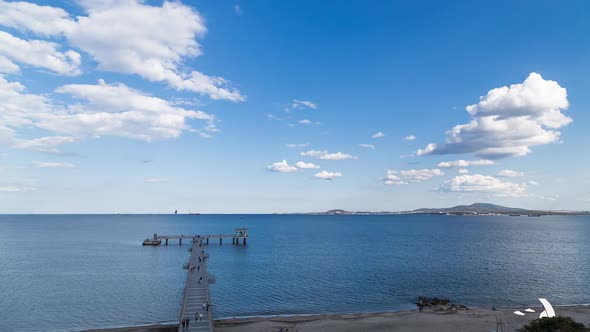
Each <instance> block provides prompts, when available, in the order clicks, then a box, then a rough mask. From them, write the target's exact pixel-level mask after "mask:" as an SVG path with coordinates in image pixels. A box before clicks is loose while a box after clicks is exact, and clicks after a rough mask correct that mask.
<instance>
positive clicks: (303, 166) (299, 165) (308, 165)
mask: <svg viewBox="0 0 590 332" xmlns="http://www.w3.org/2000/svg"><path fill="white" fill-rule="evenodd" d="M295 167H297V168H301V169H313V168H320V166H318V165H316V164H314V163H305V162H303V161H298V162H296V163H295Z"/></svg>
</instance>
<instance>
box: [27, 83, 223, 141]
mask: <svg viewBox="0 0 590 332" xmlns="http://www.w3.org/2000/svg"><path fill="white" fill-rule="evenodd" d="M56 92H58V93H63V94H69V95H71V96H73V97H74V98H77V99H79V100H82V101H83V102H82V103H79V104H75V105H72V106H70V107H69V108H68V110H67V112H63V113H52V114H45V115H43V116H42V117H41V118H40V120H39V122H38V124H37V126H38V127H40V128H43V129H46V130H49V131H53V132H58V133H67V134H69V135H72V136H75V137H85V136H95V137H100V136H102V135H110V136H120V137H129V138H135V139H140V140H144V141H148V142H149V141H154V140H160V139H167V138H175V137H178V136H180V134H181V133H182V132H183V131H184V130H189V129H191V127H190V126H189V125H188V124H187V121H188V120H191V119H196V120H206V121H208V126H207V127H205V130H206V131H208V132H215V131H216V129H215V127H214V126H213V127H209V126H210V125H212V121H213V116H212V115H209V114H207V113H205V112H202V111H193V110H186V109H183V108H180V107H175V106H173V105H172V104H171V103H170V102H168V101H166V100H163V99H160V98H157V97H153V96H150V95H148V94H145V93H143V92H141V91H138V90H134V89H132V88H129V87H127V86H126V85H124V84H121V83H117V84H107V83H105V82H104V81H103V80H99V82H98V84H96V85H92V84H70V85H64V86H62V87H59V88H58V89H57V90H56Z"/></svg>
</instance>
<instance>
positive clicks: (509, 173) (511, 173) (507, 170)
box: [498, 169, 524, 178]
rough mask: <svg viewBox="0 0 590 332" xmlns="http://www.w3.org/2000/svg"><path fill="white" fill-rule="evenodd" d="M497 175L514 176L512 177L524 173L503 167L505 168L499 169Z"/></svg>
mask: <svg viewBox="0 0 590 332" xmlns="http://www.w3.org/2000/svg"><path fill="white" fill-rule="evenodd" d="M498 176H501V177H506V178H514V177H518V176H524V173H523V172H516V171H512V170H509V169H505V170H503V171H501V172H500V173H498Z"/></svg>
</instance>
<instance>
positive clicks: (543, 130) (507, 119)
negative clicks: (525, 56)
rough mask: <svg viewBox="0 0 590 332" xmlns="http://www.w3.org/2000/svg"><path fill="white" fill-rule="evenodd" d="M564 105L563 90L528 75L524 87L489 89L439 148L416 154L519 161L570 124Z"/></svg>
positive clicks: (548, 141) (558, 135) (550, 141)
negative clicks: (518, 159) (469, 154)
mask: <svg viewBox="0 0 590 332" xmlns="http://www.w3.org/2000/svg"><path fill="white" fill-rule="evenodd" d="M568 106H569V103H568V100H567V91H566V89H565V88H562V87H561V86H560V85H559V84H558V83H557V82H555V81H551V80H544V79H543V77H541V75H539V74H537V73H531V74H530V75H529V76H528V77H527V79H526V80H525V81H524V82H523V83H521V84H513V85H511V86H510V87H506V86H504V87H501V88H496V89H492V90H490V91H489V92H488V93H487V95H485V96H483V97H480V101H479V103H477V104H473V105H469V106H467V107H466V110H467V112H468V113H469V115H470V116H471V117H472V120H471V121H470V122H469V123H467V124H462V125H457V126H455V127H453V128H452V129H451V130H449V131H448V132H447V135H448V136H447V139H446V142H445V143H444V144H429V145H428V146H427V147H426V148H425V149H420V150H418V151H417V154H418V155H426V154H455V153H473V154H475V155H477V156H480V157H483V158H502V157H510V156H523V155H526V154H528V153H529V152H530V151H531V150H530V148H531V147H532V146H536V145H544V144H549V143H554V142H557V141H559V137H560V134H561V133H560V132H559V131H557V129H559V128H561V127H564V126H566V125H568V124H569V123H570V122H572V119H571V118H569V117H567V116H565V115H564V114H563V113H561V111H563V110H565V109H567V108H568Z"/></svg>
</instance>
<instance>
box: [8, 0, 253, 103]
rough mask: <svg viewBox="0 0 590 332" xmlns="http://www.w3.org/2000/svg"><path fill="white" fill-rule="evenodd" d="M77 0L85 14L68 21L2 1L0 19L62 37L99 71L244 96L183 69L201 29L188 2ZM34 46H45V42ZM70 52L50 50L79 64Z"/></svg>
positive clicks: (43, 9)
mask: <svg viewBox="0 0 590 332" xmlns="http://www.w3.org/2000/svg"><path fill="white" fill-rule="evenodd" d="M81 3H82V5H83V6H84V8H85V10H86V12H87V16H78V17H77V18H76V19H75V20H74V19H70V18H69V16H68V15H67V13H65V12H64V11H63V10H61V9H59V8H55V7H49V6H38V5H34V4H26V5H22V4H19V3H6V2H2V3H1V7H0V8H3V9H7V8H8V9H7V10H5V11H3V12H2V14H1V15H0V24H1V25H4V26H9V27H14V28H17V29H19V30H21V31H30V32H33V33H35V34H38V35H42V36H64V37H65V39H66V40H67V41H68V43H69V44H70V45H72V46H74V47H76V48H78V49H80V50H82V51H84V52H86V53H88V54H89V55H90V56H91V57H92V58H93V59H94V60H95V61H96V62H97V63H98V66H99V68H100V69H102V70H106V71H112V72H117V73H126V74H137V75H139V76H141V77H143V78H145V79H147V80H149V81H152V82H166V83H168V84H169V85H170V86H171V87H173V88H175V89H177V90H181V91H182V90H186V91H192V92H196V93H199V94H203V95H207V96H209V97H210V98H212V99H226V100H230V101H243V100H245V97H244V96H242V95H241V94H240V92H239V91H238V90H236V89H232V88H229V87H228V83H229V82H228V81H227V80H225V79H224V78H222V77H217V76H208V75H205V74H203V73H201V72H199V71H196V70H192V71H190V70H184V68H185V60H186V59H189V58H194V57H197V56H199V55H201V54H202V51H201V47H200V45H199V43H198V42H197V40H196V38H197V37H202V36H203V35H204V34H205V32H206V31H207V29H206V27H205V24H204V20H203V18H202V17H201V15H200V14H199V13H198V12H197V11H195V10H194V9H192V8H191V7H189V6H185V5H183V4H182V3H180V2H170V1H164V3H163V4H162V5H161V6H150V5H147V4H145V3H143V1H139V0H126V1H106V2H105V1H81ZM113 36H116V38H114V37H113ZM32 42H37V41H31V43H32ZM13 43H15V42H13ZM43 43H46V42H43ZM0 44H4V42H1V43H0ZM21 44H22V43H21ZM47 44H50V45H51V43H47ZM23 45H24V44H23ZM25 46H26V45H25ZM40 46H43V50H45V51H47V50H48V45H45V44H43V45H40ZM20 47H24V46H22V45H21V46H20ZM72 52H73V51H68V52H66V53H64V54H63V56H61V55H60V54H59V53H55V54H53V57H54V58H57V60H62V62H63V61H64V60H69V62H70V64H73V65H76V64H79V56H78V57H77V58H76V55H77V53H75V52H74V53H72ZM0 54H1V53H0ZM45 60H47V59H45ZM54 62H56V61H55V59H52V61H51V64H52V65H53V66H56V68H54V69H52V68H53V67H52V68H48V69H50V70H54V71H55V69H58V70H60V72H64V71H65V70H64V69H61V67H60V66H58V65H57V64H55V63H54ZM67 63H68V62H66V64H67ZM76 67H77V66H76ZM66 69H67V67H66ZM67 72H68V73H69V72H71V70H69V71H67Z"/></svg>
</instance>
